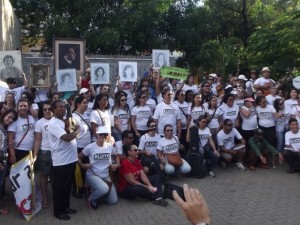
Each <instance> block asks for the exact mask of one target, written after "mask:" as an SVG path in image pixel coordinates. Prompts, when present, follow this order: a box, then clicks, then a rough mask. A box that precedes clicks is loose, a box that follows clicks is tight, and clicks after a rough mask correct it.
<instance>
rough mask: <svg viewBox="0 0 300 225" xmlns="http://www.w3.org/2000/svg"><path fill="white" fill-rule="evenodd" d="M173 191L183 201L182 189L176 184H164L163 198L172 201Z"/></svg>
mask: <svg viewBox="0 0 300 225" xmlns="http://www.w3.org/2000/svg"><path fill="white" fill-rule="evenodd" d="M173 190H175V191H177V194H178V195H179V196H180V197H181V198H182V199H183V200H184V201H185V197H184V192H183V187H180V186H178V185H176V184H172V183H165V187H164V198H168V199H170V200H173V201H174V198H173Z"/></svg>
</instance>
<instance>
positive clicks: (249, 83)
mask: <svg viewBox="0 0 300 225" xmlns="http://www.w3.org/2000/svg"><path fill="white" fill-rule="evenodd" d="M253 84H254V81H253V80H252V79H250V80H248V81H247V82H246V84H245V85H246V92H247V95H248V96H250V95H252V93H253Z"/></svg>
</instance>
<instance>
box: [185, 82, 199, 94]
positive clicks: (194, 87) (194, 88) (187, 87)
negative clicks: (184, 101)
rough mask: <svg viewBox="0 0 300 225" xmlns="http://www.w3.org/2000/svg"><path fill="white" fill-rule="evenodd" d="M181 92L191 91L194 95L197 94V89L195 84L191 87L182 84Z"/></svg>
mask: <svg viewBox="0 0 300 225" xmlns="http://www.w3.org/2000/svg"><path fill="white" fill-rule="evenodd" d="M182 90H183V91H188V90H192V91H193V92H194V94H197V93H198V92H199V89H198V87H197V85H196V84H193V85H191V86H190V85H187V84H184V85H183V87H182Z"/></svg>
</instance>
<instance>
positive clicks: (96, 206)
mask: <svg viewBox="0 0 300 225" xmlns="http://www.w3.org/2000/svg"><path fill="white" fill-rule="evenodd" d="M88 203H89V207H90V209H97V208H98V205H97V202H96V201H95V200H88Z"/></svg>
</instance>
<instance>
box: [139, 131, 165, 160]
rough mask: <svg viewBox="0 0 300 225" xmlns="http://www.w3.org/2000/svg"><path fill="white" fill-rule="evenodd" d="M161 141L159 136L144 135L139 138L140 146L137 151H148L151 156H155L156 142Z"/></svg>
mask: <svg viewBox="0 0 300 225" xmlns="http://www.w3.org/2000/svg"><path fill="white" fill-rule="evenodd" d="M160 139H161V137H160V135H158V134H154V136H153V137H151V136H150V135H149V134H144V135H143V136H142V137H141V138H140V144H139V147H138V149H139V150H141V151H148V152H151V154H153V155H155V156H156V155H157V145H158V141H159V140H160Z"/></svg>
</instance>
